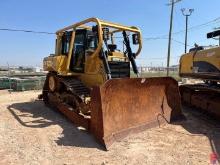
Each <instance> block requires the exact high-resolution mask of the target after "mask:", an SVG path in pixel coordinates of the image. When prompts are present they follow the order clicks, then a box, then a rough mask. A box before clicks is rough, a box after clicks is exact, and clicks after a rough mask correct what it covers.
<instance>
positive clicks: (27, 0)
mask: <svg viewBox="0 0 220 165" xmlns="http://www.w3.org/2000/svg"><path fill="white" fill-rule="evenodd" d="M168 3H169V0H138V1H136V0H92V1H89V0H87V1H86V0H79V1H75V0H62V1H60V0H37V1H36V0H19V1H18V0H2V1H1V2H0V29H3V28H9V29H25V30H34V31H46V32H55V31H57V30H58V29H61V28H63V27H65V26H68V25H70V24H74V23H76V22H79V21H81V20H84V19H86V18H89V17H98V18H100V19H103V20H107V21H110V22H116V23H120V24H124V25H129V26H137V27H139V28H140V29H141V31H142V34H143V37H144V38H145V39H143V43H144V44H143V49H142V52H141V54H140V55H139V56H138V58H137V63H138V65H141V66H165V65H166V56H167V45H168V39H167V37H168V32H169V21H170V19H169V18H170V6H168V5H167V4H168ZM219 6H220V1H219V0H182V1H180V2H178V3H176V4H175V8H174V19H173V33H174V34H173V36H172V38H173V40H172V47H171V65H175V64H178V62H179V57H180V56H181V55H182V54H183V52H184V35H185V33H184V29H185V17H184V16H183V15H182V13H181V8H193V9H194V12H193V13H192V15H191V16H190V17H189V28H191V27H195V26H196V28H192V29H190V30H189V34H188V44H189V45H190V47H191V46H193V45H194V43H197V44H199V45H204V46H205V45H217V44H218V41H216V40H213V39H206V33H207V32H210V31H213V30H214V28H216V27H220V13H219ZM202 24H205V25H202ZM197 25H201V26H197ZM178 31H182V32H181V33H178V34H175V32H178ZM155 37H156V38H157V37H159V39H149V38H155ZM161 37H163V38H161ZM190 47H189V48H190ZM54 49H55V35H49V34H35V33H24V32H9V31H1V30H0V66H5V65H7V63H8V64H9V65H11V66H12V65H13V66H19V65H22V66H41V65H42V61H43V58H44V57H46V56H48V55H49V54H51V53H54Z"/></svg>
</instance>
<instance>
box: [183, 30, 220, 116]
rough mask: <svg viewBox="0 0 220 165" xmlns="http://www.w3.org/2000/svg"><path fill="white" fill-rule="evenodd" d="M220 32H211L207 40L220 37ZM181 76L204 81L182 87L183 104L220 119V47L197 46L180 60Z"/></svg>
mask: <svg viewBox="0 0 220 165" xmlns="http://www.w3.org/2000/svg"><path fill="white" fill-rule="evenodd" d="M219 36H220V30H217V31H214V32H210V33H208V34H207V38H213V37H219ZM180 76H181V77H183V78H193V79H198V80H202V81H200V82H198V83H194V84H189V83H188V84H184V85H181V86H180V92H181V96H182V102H183V103H186V104H188V105H191V106H195V107H197V108H199V109H201V110H204V111H207V112H208V113H210V114H213V115H214V116H215V117H218V118H219V117H220V47H219V46H214V47H204V46H198V45H196V44H195V47H194V48H192V49H190V51H189V52H188V53H186V54H183V55H182V56H181V58H180Z"/></svg>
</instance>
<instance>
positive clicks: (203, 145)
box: [0, 91, 220, 165]
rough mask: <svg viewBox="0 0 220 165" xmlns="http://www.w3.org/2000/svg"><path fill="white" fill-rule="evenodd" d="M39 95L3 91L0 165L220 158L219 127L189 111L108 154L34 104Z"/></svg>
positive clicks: (63, 120)
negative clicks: (174, 120)
mask: <svg viewBox="0 0 220 165" xmlns="http://www.w3.org/2000/svg"><path fill="white" fill-rule="evenodd" d="M39 93H40V91H27V92H20V93H17V92H14V93H11V94H10V93H8V92H7V91H0V132H1V133H0V164H4V165H7V164H16V165H20V164H22V165H23V164H44V165H47V164H55V165H56V164H57V165H60V164H77V165H78V164H100V165H104V164H120V165H121V164H122V165H123V164H209V163H210V154H211V153H213V152H216V153H220V141H219V139H220V129H219V128H220V127H219V125H220V124H219V123H218V122H217V121H214V120H212V119H211V118H207V117H205V116H204V115H202V114H200V113H198V112H196V111H194V110H192V109H189V108H183V109H184V114H185V116H186V118H187V120H184V121H181V122H178V123H175V124H173V125H162V126H161V127H157V128H152V129H149V130H146V131H144V132H142V133H139V134H135V135H130V136H129V137H127V138H125V139H123V140H122V141H119V142H116V143H115V144H114V145H113V146H112V147H111V149H110V151H107V152H106V151H104V150H103V147H102V146H101V145H99V144H98V143H97V142H96V141H95V139H94V138H93V137H92V136H91V135H90V134H88V133H87V132H86V131H83V130H81V129H78V128H77V127H76V126H74V125H73V124H72V123H71V122H69V121H68V120H67V119H66V118H65V117H64V116H63V115H61V114H60V113H58V112H55V111H53V110H51V109H49V108H47V107H45V106H44V104H43V103H42V101H37V100H35V99H36V98H37V95H38V94H39ZM189 110H190V111H189ZM189 112H190V113H189ZM198 116H199V117H200V118H198Z"/></svg>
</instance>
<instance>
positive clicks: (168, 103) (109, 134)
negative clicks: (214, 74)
mask: <svg viewBox="0 0 220 165" xmlns="http://www.w3.org/2000/svg"><path fill="white" fill-rule="evenodd" d="M181 116H182V113H181V102H180V94H179V88H178V83H177V81H176V80H174V79H173V78H170V77H162V78H161V77H158V78H157V77H156V78H125V79H111V80H109V81H107V82H106V83H105V84H103V85H102V86H99V87H94V88H93V90H92V102H91V123H90V124H91V125H90V131H91V132H92V133H93V134H94V135H95V137H96V138H97V139H98V140H99V141H101V142H102V143H103V144H104V145H105V147H106V149H108V148H109V147H110V145H111V144H113V143H114V141H117V140H120V139H122V138H124V137H125V136H127V135H128V134H130V133H136V132H140V131H143V130H145V129H147V128H150V127H155V126H157V125H158V124H159V122H160V123H161V122H164V121H166V122H168V123H170V122H171V121H173V120H175V119H177V118H179V117H181Z"/></svg>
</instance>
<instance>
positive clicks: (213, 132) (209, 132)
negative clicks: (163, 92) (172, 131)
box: [174, 106, 220, 161]
mask: <svg viewBox="0 0 220 165" xmlns="http://www.w3.org/2000/svg"><path fill="white" fill-rule="evenodd" d="M183 113H184V115H185V117H186V119H185V120H182V121H178V122H175V123H174V124H175V125H181V126H182V127H183V128H184V129H185V130H187V131H188V132H189V133H190V135H191V136H200V135H201V136H204V135H205V136H206V137H207V138H208V139H209V142H210V146H211V148H212V152H213V153H216V154H217V155H218V159H219V156H220V121H219V120H218V119H217V118H215V117H214V116H211V115H210V114H208V113H207V112H204V111H202V110H199V109H195V108H193V107H189V106H183ZM186 143H187V142H186ZM210 154H211V153H210ZM219 161H220V159H219Z"/></svg>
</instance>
